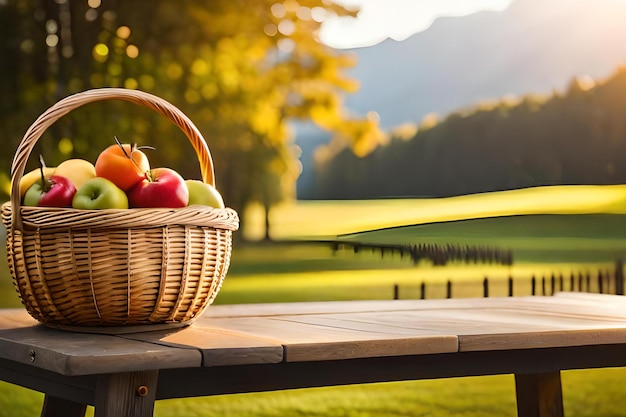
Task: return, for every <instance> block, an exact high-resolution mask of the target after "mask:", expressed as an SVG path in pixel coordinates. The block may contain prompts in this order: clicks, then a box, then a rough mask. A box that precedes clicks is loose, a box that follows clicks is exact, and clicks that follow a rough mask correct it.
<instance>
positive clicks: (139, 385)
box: [94, 371, 159, 417]
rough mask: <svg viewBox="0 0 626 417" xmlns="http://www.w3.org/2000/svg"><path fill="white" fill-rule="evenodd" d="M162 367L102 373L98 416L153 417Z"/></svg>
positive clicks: (98, 391) (99, 381)
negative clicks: (158, 369)
mask: <svg viewBox="0 0 626 417" xmlns="http://www.w3.org/2000/svg"><path fill="white" fill-rule="evenodd" d="M158 376H159V371H141V372H128V373H122V374H107V375H101V376H99V377H98V382H97V384H96V395H95V413H94V414H95V417H151V416H152V415H153V413H154V400H155V398H156V388H157V381H158Z"/></svg>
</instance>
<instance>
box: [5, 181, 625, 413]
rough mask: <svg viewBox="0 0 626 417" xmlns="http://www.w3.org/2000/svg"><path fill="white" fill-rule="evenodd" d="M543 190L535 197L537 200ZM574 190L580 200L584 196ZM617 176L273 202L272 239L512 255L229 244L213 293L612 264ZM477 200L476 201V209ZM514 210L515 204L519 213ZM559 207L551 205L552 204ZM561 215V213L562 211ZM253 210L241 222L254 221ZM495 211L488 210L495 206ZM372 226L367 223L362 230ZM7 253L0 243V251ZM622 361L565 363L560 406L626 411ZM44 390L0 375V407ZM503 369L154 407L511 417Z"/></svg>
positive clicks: (463, 278) (18, 406) (618, 213)
mask: <svg viewBox="0 0 626 417" xmlns="http://www.w3.org/2000/svg"><path fill="white" fill-rule="evenodd" d="M541 201H543V202H544V203H545V204H544V205H541V204H539V203H538V202H541ZM581 201H582V203H581ZM624 201H626V191H625V189H624V187H621V186H615V187H583V188H581V187H570V188H564V187H558V188H551V189H549V188H540V189H531V190H520V191H517V192H505V193H499V194H498V193H489V194H484V195H477V196H465V197H458V198H451V199H433V200H391V201H390V200H384V201H383V200H381V201H372V202H353V201H351V202H299V203H298V204H296V205H285V206H282V207H279V208H277V209H276V210H275V211H273V212H272V219H273V222H274V228H273V229H272V232H273V236H274V237H277V238H287V239H296V238H305V237H313V238H315V239H323V238H339V239H347V240H359V241H363V242H374V243H408V244H414V243H418V242H428V243H456V244H474V245H486V246H489V245H494V246H499V247H503V248H509V249H512V250H513V252H514V260H515V263H514V264H513V265H512V266H499V265H490V264H487V265H482V264H464V263H456V264H452V265H448V266H446V267H434V266H432V265H430V264H428V263H420V264H419V265H417V266H414V265H413V264H412V263H411V262H410V261H409V260H408V259H407V258H400V257H399V256H397V255H396V256H388V255H387V256H385V257H381V255H380V253H372V252H369V251H363V252H359V253H358V254H355V253H353V252H352V251H346V250H340V251H338V252H333V251H332V250H330V247H329V246H326V245H322V244H295V245H267V244H261V243H257V244H246V245H244V244H237V245H236V246H235V249H234V251H233V258H232V265H231V270H230V272H229V275H228V277H227V279H226V281H225V284H224V287H223V289H222V291H221V292H220V294H219V295H218V297H217V299H216V303H218V304H224V303H246V302H278V301H303V300H338V299H372V298H373V299H381V298H382V299H389V298H391V297H392V295H393V286H394V285H395V284H398V285H399V286H400V296H401V298H415V297H417V296H418V293H419V292H418V291H419V284H420V283H421V282H422V281H423V282H425V283H427V297H428V298H440V297H443V296H445V282H446V281H447V280H448V279H450V280H452V281H453V282H454V289H453V296H455V297H471V296H482V286H481V283H482V279H483V278H484V277H485V276H488V277H490V282H491V283H492V287H491V295H492V296H498V295H502V296H504V295H506V284H505V282H506V278H508V277H509V276H513V277H514V278H515V294H516V295H526V294H530V277H531V276H533V275H535V276H537V277H541V276H544V277H548V276H550V275H552V274H557V276H558V275H559V274H563V275H564V276H565V277H567V276H569V274H571V273H578V272H580V271H587V272H595V271H598V270H601V269H611V268H612V267H613V262H614V260H615V259H616V258H617V257H622V255H623V254H625V253H626V221H625V220H626V215H625V214H624V212H625V211H624V210H623V207H624V203H623V202H624ZM481 207H482V211H481ZM516 214H517V215H516ZM557 214H558V215H557ZM566 214H567V215H566ZM255 216H257V217H256V220H258V214H256V215H255V214H251V221H250V222H249V223H248V226H246V228H245V230H242V231H241V232H240V233H242V234H247V235H248V236H254V235H255V234H257V235H258V231H256V232H255ZM492 216H495V217H492ZM363 230H371V231H370V232H367V233H358V234H354V232H359V231H363ZM0 257H1V259H2V260H4V254H3V253H0ZM0 306H2V307H16V306H19V300H18V298H17V295H16V293H15V290H14V289H13V288H12V284H11V282H10V278H9V277H8V270H7V267H6V265H2V266H0ZM625 378H626V369H622V368H619V369H603V370H585V371H567V372H564V373H563V389H564V403H565V413H566V415H567V416H568V417H582V416H585V417H586V416H600V417H602V416H620V415H624V411H623V410H624V409H626V399H625V398H624V396H623V395H622V392H621V386H622V384H623V381H624V380H625ZM41 401H42V396H41V395H40V394H37V393H35V392H32V391H29V390H26V389H23V388H17V387H13V386H10V385H8V384H4V383H0V417H3V416H11V417H22V416H33V415H38V414H39V410H40V407H41ZM515 414H516V411H515V394H514V381H513V377H512V376H510V375H502V376H493V377H476V378H452V379H445V380H432V381H414V382H400V383H385V384H371V385H359V386H347V387H334V388H320V389H304V390H293V391H285V392H276V393H261V394H246V395H230V396H219V397H215V398H197V399H187V400H167V401H161V402H158V403H157V406H156V415H157V416H173V417H176V416H181V417H182V416H212V415H228V416H234V417H237V416H241V417H244V416H250V417H252V416H270V417H272V416H275V417H279V416H330V417H332V416H337V417H339V416H341V417H344V416H408V415H412V416H438V417H445V416H457V415H463V416H470V417H473V416H477V417H478V416H481V417H495V416H514V415H515Z"/></svg>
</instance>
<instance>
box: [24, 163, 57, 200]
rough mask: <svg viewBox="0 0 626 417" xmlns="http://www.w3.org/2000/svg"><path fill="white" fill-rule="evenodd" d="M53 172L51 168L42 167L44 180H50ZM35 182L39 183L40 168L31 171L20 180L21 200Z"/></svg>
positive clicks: (53, 169)
mask: <svg viewBox="0 0 626 417" xmlns="http://www.w3.org/2000/svg"><path fill="white" fill-rule="evenodd" d="M55 170H56V168H53V167H43V176H44V178H50V177H51V176H52V175H54V171H55ZM37 181H41V168H37V169H33V170H32V171H30V172H29V173H27V174H25V175H24V176H23V177H22V178H21V179H20V197H22V198H23V197H24V194H26V191H27V190H28V189H29V188H30V187H31V185H33V184H34V183H35V182H37Z"/></svg>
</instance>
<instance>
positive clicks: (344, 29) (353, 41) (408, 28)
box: [320, 0, 512, 48]
mask: <svg viewBox="0 0 626 417" xmlns="http://www.w3.org/2000/svg"><path fill="white" fill-rule="evenodd" d="M511 1H512V0H438V1H430V0H387V1H382V0H337V3H339V4H341V5H343V6H344V7H346V8H348V9H355V8H360V11H359V14H358V16H357V18H356V19H354V18H350V17H341V18H340V17H334V18H330V19H328V20H326V21H325V22H324V25H323V26H322V29H321V31H320V39H321V40H322V42H324V43H326V44H327V45H329V46H332V47H334V48H358V47H363V46H369V45H373V44H376V43H378V42H381V41H383V40H385V39H387V38H391V39H394V40H397V41H401V40H404V39H406V38H408V37H409V36H411V35H413V34H415V33H417V32H421V31H423V30H425V29H427V28H428V27H429V26H430V25H431V24H432V23H433V21H434V20H435V19H436V18H438V17H442V16H464V15H468V14H472V13H476V12H479V11H485V10H490V11H502V10H504V9H506V8H507V7H508V6H509V4H510V3H511Z"/></svg>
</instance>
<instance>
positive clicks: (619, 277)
mask: <svg viewBox="0 0 626 417" xmlns="http://www.w3.org/2000/svg"><path fill="white" fill-rule="evenodd" d="M615 294H617V295H624V264H623V262H622V260H621V259H618V260H617V262H615Z"/></svg>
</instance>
